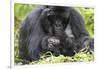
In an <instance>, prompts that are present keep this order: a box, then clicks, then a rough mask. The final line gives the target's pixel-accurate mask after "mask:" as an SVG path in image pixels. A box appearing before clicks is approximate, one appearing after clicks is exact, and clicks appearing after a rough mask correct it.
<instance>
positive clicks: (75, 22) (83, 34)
mask: <svg viewBox="0 0 100 69" xmlns="http://www.w3.org/2000/svg"><path fill="white" fill-rule="evenodd" d="M69 17H70V18H69V24H70V25H71V29H72V33H73V35H74V37H75V39H78V41H81V43H82V45H83V46H86V45H87V42H89V38H90V37H89V34H88V32H87V31H86V29H85V26H84V25H85V23H84V19H83V18H82V16H81V15H80V14H79V13H78V12H77V11H76V10H75V9H72V10H71V11H70V16H69ZM84 44H85V45H84Z"/></svg>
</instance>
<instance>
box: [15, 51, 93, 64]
mask: <svg viewBox="0 0 100 69" xmlns="http://www.w3.org/2000/svg"><path fill="white" fill-rule="evenodd" d="M48 53H49V52H48ZM21 61H22V60H21V59H18V58H15V64H19V65H20V64H22V62H21ZM90 61H94V54H90V53H84V52H80V53H77V54H76V55H74V56H73V57H68V56H66V57H65V56H63V55H60V56H58V57H55V56H53V55H52V53H50V55H47V54H44V55H42V56H41V58H40V59H39V60H38V61H32V62H30V63H29V64H54V63H69V62H90Z"/></svg>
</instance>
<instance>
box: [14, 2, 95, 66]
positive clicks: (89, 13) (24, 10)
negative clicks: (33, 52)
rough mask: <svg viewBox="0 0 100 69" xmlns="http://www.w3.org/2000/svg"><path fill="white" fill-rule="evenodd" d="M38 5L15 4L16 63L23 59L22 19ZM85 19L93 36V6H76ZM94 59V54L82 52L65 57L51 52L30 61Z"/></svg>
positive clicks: (36, 62) (49, 61) (58, 61)
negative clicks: (21, 49) (20, 31)
mask: <svg viewBox="0 0 100 69" xmlns="http://www.w3.org/2000/svg"><path fill="white" fill-rule="evenodd" d="M35 7H37V6H36V5H29V4H15V6H14V20H15V22H14V50H15V51H14V56H15V64H20V63H21V61H22V60H21V59H19V56H18V53H19V51H18V46H19V45H18V38H19V28H20V26H21V23H22V21H23V20H24V19H25V18H26V17H27V15H28V14H29V13H30V12H31V11H32V10H34V8H35ZM76 9H77V10H78V11H79V12H80V13H81V14H82V16H83V17H84V19H85V26H86V29H87V31H88V32H89V34H90V36H91V37H94V9H93V8H76ZM93 60H94V54H90V53H84V52H80V53H77V54H76V55H75V56H73V57H64V56H62V55H60V56H58V57H55V56H53V55H52V53H50V55H46V54H44V55H42V56H41V59H40V60H38V61H33V62H30V64H46V63H63V62H88V61H93Z"/></svg>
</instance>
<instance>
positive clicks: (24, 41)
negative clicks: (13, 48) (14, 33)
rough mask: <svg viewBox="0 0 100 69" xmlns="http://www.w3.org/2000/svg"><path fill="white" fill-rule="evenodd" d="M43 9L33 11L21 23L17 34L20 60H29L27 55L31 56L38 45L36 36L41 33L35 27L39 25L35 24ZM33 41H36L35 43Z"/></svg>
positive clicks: (38, 39)
mask: <svg viewBox="0 0 100 69" xmlns="http://www.w3.org/2000/svg"><path fill="white" fill-rule="evenodd" d="M43 9H44V7H39V8H37V9H35V11H34V12H32V13H31V14H30V15H28V17H27V18H26V19H25V21H24V22H23V23H22V26H21V28H20V34H19V51H20V52H19V55H20V57H21V58H22V59H27V60H30V56H29V54H33V51H34V49H35V47H38V46H37V44H39V41H40V38H39V37H38V36H39V35H37V34H39V33H41V32H42V31H40V30H39V27H38V25H37V24H39V23H37V21H38V19H39V16H40V14H41V12H42V10H43ZM32 35H33V36H32ZM36 35H37V36H36ZM35 40H37V42H36V41H35ZM32 45H34V46H32ZM33 47H34V48H33ZM28 49H30V50H28ZM31 49H33V50H31Z"/></svg>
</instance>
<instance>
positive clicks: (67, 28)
mask: <svg viewBox="0 0 100 69" xmlns="http://www.w3.org/2000/svg"><path fill="white" fill-rule="evenodd" d="M88 42H89V34H88V32H87V31H86V30H85V27H84V20H83V18H82V16H81V15H80V14H79V13H78V12H77V11H76V10H75V9H73V8H71V7H59V6H39V7H38V8H37V9H36V10H34V11H33V12H32V13H31V14H30V15H29V16H28V17H27V18H26V20H25V21H24V23H23V24H22V26H21V28H20V38H19V45H20V46H19V55H20V58H22V59H25V60H29V61H32V60H37V59H39V58H40V53H41V52H43V51H51V52H52V53H53V54H54V55H55V56H58V55H60V54H62V55H64V56H73V55H74V54H75V52H79V50H80V49H82V48H84V46H86V45H87V44H88Z"/></svg>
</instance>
